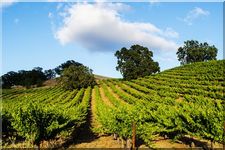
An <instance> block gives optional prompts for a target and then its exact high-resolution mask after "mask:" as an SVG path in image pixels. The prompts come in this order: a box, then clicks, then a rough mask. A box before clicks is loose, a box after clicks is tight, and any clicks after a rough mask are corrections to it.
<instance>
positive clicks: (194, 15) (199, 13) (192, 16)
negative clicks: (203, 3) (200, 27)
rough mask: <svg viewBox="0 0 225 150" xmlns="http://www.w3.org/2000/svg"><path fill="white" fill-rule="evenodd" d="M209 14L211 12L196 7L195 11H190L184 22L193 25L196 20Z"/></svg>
mask: <svg viewBox="0 0 225 150" xmlns="http://www.w3.org/2000/svg"><path fill="white" fill-rule="evenodd" d="M209 14H210V12H209V11H207V10H204V9H202V8H199V7H195V8H194V9H192V10H191V11H189V12H188V14H187V15H186V17H185V18H183V19H182V20H183V21H184V22H186V23H187V24H188V25H192V24H193V22H194V21H195V20H197V19H199V18H201V17H204V16H208V15H209Z"/></svg>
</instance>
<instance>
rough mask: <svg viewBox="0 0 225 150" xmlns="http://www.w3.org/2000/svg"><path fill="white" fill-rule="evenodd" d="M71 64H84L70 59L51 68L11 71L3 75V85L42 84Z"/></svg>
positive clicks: (28, 85) (29, 85)
mask: <svg viewBox="0 0 225 150" xmlns="http://www.w3.org/2000/svg"><path fill="white" fill-rule="evenodd" d="M70 65H76V66H82V64H81V63H78V62H75V61H73V60H68V61H67V62H65V63H63V64H61V65H59V66H58V67H56V68H54V69H49V70H43V68H41V67H35V68H33V69H32V70H20V71H18V72H15V71H10V72H8V73H6V74H4V75H3V76H1V86H2V88H4V89H8V88H11V87H12V86H24V87H26V88H30V87H33V86H37V87H38V86H42V84H43V82H44V81H46V80H49V79H53V78H55V77H56V75H61V73H62V71H63V70H64V69H65V68H68V67H69V66H70Z"/></svg>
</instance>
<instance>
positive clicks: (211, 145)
mask: <svg viewBox="0 0 225 150" xmlns="http://www.w3.org/2000/svg"><path fill="white" fill-rule="evenodd" d="M211 149H212V150H213V140H211Z"/></svg>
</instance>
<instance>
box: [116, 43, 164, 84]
mask: <svg viewBox="0 0 225 150" xmlns="http://www.w3.org/2000/svg"><path fill="white" fill-rule="evenodd" d="M115 56H116V57H117V59H118V61H117V63H118V66H117V67H116V70H119V71H120V72H121V73H122V75H123V78H124V79H126V80H131V79H136V78H138V77H144V76H148V75H151V74H153V73H156V72H159V71H160V68H159V64H158V62H154V61H153V59H152V57H153V52H152V51H149V50H148V48H147V47H143V46H140V45H133V46H131V47H130V49H127V48H125V47H123V48H122V49H121V50H118V51H116V53H115Z"/></svg>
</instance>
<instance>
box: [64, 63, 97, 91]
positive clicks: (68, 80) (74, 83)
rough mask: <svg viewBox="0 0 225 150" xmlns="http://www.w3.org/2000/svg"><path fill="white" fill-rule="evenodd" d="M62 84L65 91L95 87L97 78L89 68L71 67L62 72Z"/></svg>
mask: <svg viewBox="0 0 225 150" xmlns="http://www.w3.org/2000/svg"><path fill="white" fill-rule="evenodd" d="M60 83H61V84H62V86H63V88H64V89H66V90H73V89H80V88H86V87H88V86H94V85H95V78H94V75H93V74H92V70H91V69H89V68H88V67H86V66H74V65H71V66H69V67H68V68H66V69H64V71H63V72H62V75H61V79H60Z"/></svg>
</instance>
